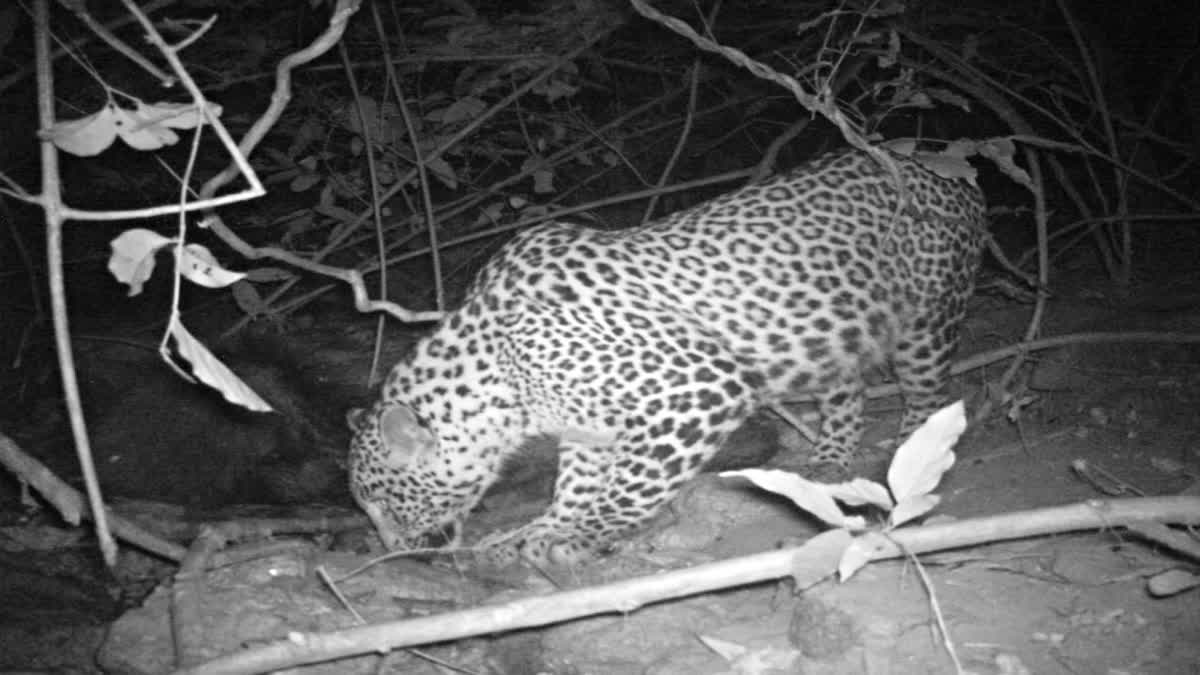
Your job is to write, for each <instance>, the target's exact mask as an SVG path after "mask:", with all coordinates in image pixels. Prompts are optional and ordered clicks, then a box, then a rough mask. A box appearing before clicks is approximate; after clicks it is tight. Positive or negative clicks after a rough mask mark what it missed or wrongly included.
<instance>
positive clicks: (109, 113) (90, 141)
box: [38, 104, 117, 157]
mask: <svg viewBox="0 0 1200 675" xmlns="http://www.w3.org/2000/svg"><path fill="white" fill-rule="evenodd" d="M38 136H40V137H41V138H43V139H46V140H48V141H50V142H51V143H53V144H54V145H55V147H57V148H58V149H59V150H62V151H63V152H69V153H71V154H72V155H76V156H78V157H94V156H96V155H98V154H100V153H101V152H103V151H104V150H105V149H107V148H108V146H110V145H112V143H113V141H114V140H116V138H117V107H116V106H115V105H112V104H109V105H106V106H104V107H103V108H101V109H100V110H99V112H96V113H93V114H91V115H88V116H87V117H81V118H79V119H77V120H67V121H65V122H59V123H57V124H55V125H54V126H52V127H50V128H49V129H43V130H42V131H40V132H38Z"/></svg>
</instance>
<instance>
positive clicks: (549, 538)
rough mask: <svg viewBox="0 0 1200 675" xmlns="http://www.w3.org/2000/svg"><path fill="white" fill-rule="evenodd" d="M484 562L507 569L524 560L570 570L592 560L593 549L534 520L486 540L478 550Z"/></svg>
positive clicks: (533, 563)
mask: <svg viewBox="0 0 1200 675" xmlns="http://www.w3.org/2000/svg"><path fill="white" fill-rule="evenodd" d="M476 548H477V549H478V550H479V551H480V555H481V556H482V558H483V560H484V562H486V563H488V564H491V565H495V566H498V567H507V566H509V565H512V564H514V563H516V562H517V561H518V560H519V559H524V560H525V561H527V562H528V563H529V564H531V565H533V566H534V567H539V568H546V567H567V566H572V565H577V564H579V563H581V562H583V561H585V560H588V559H589V558H591V557H592V548H591V547H589V546H587V545H586V544H585V542H583V541H582V540H580V539H579V538H578V537H576V536H574V535H573V534H571V533H567V532H563V531H562V530H560V529H559V528H556V527H554V526H553V525H551V524H548V523H544V522H540V521H536V520H535V521H534V522H532V523H530V524H528V525H525V526H523V527H519V528H517V529H515V530H511V531H508V532H501V533H498V534H494V535H491V536H488V537H485V538H484V539H482V540H481V541H480V542H479V544H478V545H477V547H476Z"/></svg>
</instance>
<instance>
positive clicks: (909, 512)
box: [888, 494, 942, 527]
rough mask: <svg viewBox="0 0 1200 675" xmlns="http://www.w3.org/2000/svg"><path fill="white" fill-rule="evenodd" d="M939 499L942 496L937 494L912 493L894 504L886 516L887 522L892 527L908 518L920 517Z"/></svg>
mask: <svg viewBox="0 0 1200 675" xmlns="http://www.w3.org/2000/svg"><path fill="white" fill-rule="evenodd" d="M941 501H942V498H941V497H939V496H937V495H930V494H925V495H913V496H912V497H909V498H908V499H905V500H904V501H902V502H900V503H899V504H896V508H894V509H892V513H891V515H890V516H889V517H888V523H889V524H890V525H891V526H892V527H899V526H900V525H903V524H904V523H907V522H908V521H910V520H913V519H916V518H920V517H921V516H923V515H925V514H926V513H929V512H930V511H932V510H933V508H934V507H935V506H937V505H938V503H939V502H941Z"/></svg>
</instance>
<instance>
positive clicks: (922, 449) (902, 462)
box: [887, 401, 967, 503]
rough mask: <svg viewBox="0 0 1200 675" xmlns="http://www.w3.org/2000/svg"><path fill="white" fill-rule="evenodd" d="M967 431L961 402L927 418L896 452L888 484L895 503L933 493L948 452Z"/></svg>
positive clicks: (949, 458) (947, 461) (950, 461)
mask: <svg viewBox="0 0 1200 675" xmlns="http://www.w3.org/2000/svg"><path fill="white" fill-rule="evenodd" d="M966 428H967V417H966V413H965V412H964V409H963V404H962V401H958V402H956V403H952V404H950V405H948V406H946V407H945V408H942V409H941V410H939V411H937V412H935V413H934V414H932V415H930V416H929V419H928V420H926V421H925V424H922V425H921V426H920V427H919V428H918V429H917V430H916V431H914V432H913V434H912V436H909V438H908V440H906V441H904V443H902V444H901V445H900V448H899V449H898V450H896V456H895V457H893V458H892V464H891V466H890V467H888V475H887V482H888V487H890V488H891V490H892V496H893V497H894V498H895V499H896V502H897V503H900V502H903V501H905V500H907V499H909V498H911V497H915V496H919V495H925V494H928V493H930V492H932V491H933V489H934V488H935V487H937V484H938V482H939V481H941V479H942V474H944V473H946V471H948V470H949V469H950V467H951V466H954V452H953V451H952V450H951V449H952V448H953V447H954V444H955V443H957V442H958V437H959V436H961V435H962V432H963V430H965V429H966Z"/></svg>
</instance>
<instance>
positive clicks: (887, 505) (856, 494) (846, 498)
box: [824, 478, 892, 511]
mask: <svg viewBox="0 0 1200 675" xmlns="http://www.w3.org/2000/svg"><path fill="white" fill-rule="evenodd" d="M824 490H825V491H826V492H827V493H829V495H830V496H832V497H833V498H834V499H836V500H838V501H840V502H841V503H843V504H846V505H848V506H863V505H865V504H871V505H872V506H878V507H879V508H881V509H883V510H884V511H887V510H890V509H891V508H892V496H891V495H890V494H888V490H887V488H885V487H884V486H882V485H880V484H879V483H876V482H875V481H873V480H867V479H866V478H855V479H853V480H851V481H850V482H848V483H833V484H831V485H826V486H825V487H824Z"/></svg>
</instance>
